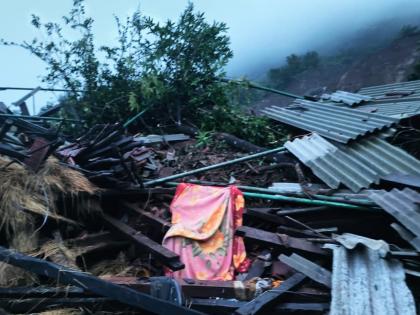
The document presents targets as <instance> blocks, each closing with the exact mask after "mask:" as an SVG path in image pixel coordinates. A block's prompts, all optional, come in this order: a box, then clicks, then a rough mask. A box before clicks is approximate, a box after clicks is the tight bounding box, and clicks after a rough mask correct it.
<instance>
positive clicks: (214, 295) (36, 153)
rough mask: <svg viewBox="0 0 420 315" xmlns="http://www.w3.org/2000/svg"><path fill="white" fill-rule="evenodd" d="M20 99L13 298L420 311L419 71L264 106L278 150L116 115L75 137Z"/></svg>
mask: <svg viewBox="0 0 420 315" xmlns="http://www.w3.org/2000/svg"><path fill="white" fill-rule="evenodd" d="M19 104H20V106H21V109H22V113H23V114H24V115H17V114H15V113H12V112H10V110H8V108H7V107H6V106H1V107H0V110H1V112H2V113H1V114H0V121H1V128H0V154H1V156H0V172H1V178H2V182H1V184H0V211H1V213H2V219H1V229H0V233H1V244H0V245H1V246H0V260H1V265H0V283H1V286H0V308H1V310H2V311H4V312H5V313H14V314H21V313H45V314H46V313H50V314H52V312H57V311H60V312H61V313H63V314H66V313H71V314H80V313H97V314H102V313H121V314H127V313H130V314H131V313H132V314H166V313H168V312H171V314H243V315H245V314H289V313H304V314H328V313H329V314H416V304H417V303H418V301H419V298H420V296H419V295H420V290H419V284H420V282H419V276H420V256H419V250H420V242H419V237H420V217H419V215H420V214H419V213H420V212H419V210H420V209H419V203H420V193H419V188H420V161H419V160H418V157H419V151H418V148H419V140H420V137H419V134H418V129H417V128H418V126H419V123H418V122H419V120H418V119H419V115H420V105H419V104H420V81H412V82H405V83H396V84H389V85H383V86H377V87H368V88H363V89H361V90H360V91H359V92H358V93H357V94H356V93H349V92H343V91H337V92H335V93H332V94H329V95H322V96H321V97H320V98H319V99H314V98H311V99H310V100H309V99H305V98H298V99H296V100H295V101H294V102H293V103H292V104H290V105H289V106H287V107H277V106H271V107H268V108H266V109H264V110H263V112H262V113H263V115H266V116H268V117H270V118H272V119H273V120H276V121H279V122H280V123H282V124H286V125H288V126H290V127H291V128H293V129H291V130H292V131H293V136H292V137H291V138H290V140H289V141H287V142H286V143H285V144H284V146H283V147H281V148H275V149H270V150H266V149H263V148H258V147H256V146H255V145H252V144H250V143H247V142H246V141H244V140H241V139H236V138H235V137H233V136H230V135H226V134H219V135H218V137H217V138H216V139H215V140H214V141H213V142H209V143H207V144H206V146H205V148H203V146H202V145H201V144H199V143H197V141H196V140H195V139H194V132H193V131H192V132H191V134H189V135H186V134H183V133H179V130H177V131H176V132H174V133H170V134H166V133H165V134H161V135H128V134H127V133H126V132H125V131H124V128H123V127H122V126H121V125H119V124H114V125H112V124H106V125H96V126H93V127H92V128H91V129H90V130H88V131H87V132H85V133H84V134H83V136H81V137H80V138H78V139H76V140H72V141H69V139H67V138H66V137H65V136H64V135H62V134H61V133H60V132H59V130H57V125H53V124H50V123H49V122H51V121H54V120H57V119H58V118H56V117H51V115H52V114H53V113H54V112H55V111H56V109H54V110H50V111H48V112H44V113H42V114H40V115H37V116H28V115H27V114H28V111H25V110H24V109H25V105H24V102H19ZM58 127H59V126H58ZM191 129H192V128H189V129H188V128H187V130H189V131H191ZM184 130H185V128H184ZM244 144H246V145H244ZM238 147H239V148H241V149H243V150H242V152H240V151H239V150H238ZM243 151H251V152H243Z"/></svg>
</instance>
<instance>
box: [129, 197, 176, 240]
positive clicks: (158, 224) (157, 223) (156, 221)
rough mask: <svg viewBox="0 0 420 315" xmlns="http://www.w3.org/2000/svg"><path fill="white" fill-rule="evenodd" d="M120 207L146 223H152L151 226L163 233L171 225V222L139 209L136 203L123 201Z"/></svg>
mask: <svg viewBox="0 0 420 315" xmlns="http://www.w3.org/2000/svg"><path fill="white" fill-rule="evenodd" d="M121 208H122V209H123V210H124V211H126V212H128V213H130V214H134V215H139V216H140V217H141V218H142V220H145V221H146V223H148V224H150V225H152V226H153V227H155V228H157V229H159V230H161V231H162V232H163V233H166V232H167V231H168V230H169V228H170V227H171V223H170V222H168V221H166V220H164V219H161V218H159V217H157V216H155V215H153V214H151V213H150V212H148V211H145V210H142V209H140V208H139V207H138V206H137V205H135V204H132V203H128V202H124V203H123V204H122V206H121Z"/></svg>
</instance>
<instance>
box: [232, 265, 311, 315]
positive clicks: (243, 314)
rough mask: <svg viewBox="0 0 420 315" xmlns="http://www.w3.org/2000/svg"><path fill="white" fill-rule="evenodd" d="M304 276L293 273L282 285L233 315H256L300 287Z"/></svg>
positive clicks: (266, 292) (258, 297)
mask: <svg viewBox="0 0 420 315" xmlns="http://www.w3.org/2000/svg"><path fill="white" fill-rule="evenodd" d="M305 278H306V276H305V275H303V274H301V273H295V274H294V275H293V276H291V277H290V278H288V279H287V280H285V281H283V282H282V284H281V285H280V286H279V287H277V288H274V289H272V290H268V291H265V292H264V293H262V294H261V295H259V296H257V297H256V298H255V299H253V300H252V301H251V302H248V303H246V304H244V305H242V306H241V307H240V308H238V309H237V310H236V311H235V312H234V314H236V315H252V314H256V313H257V312H259V311H260V310H262V309H265V308H267V307H269V306H272V305H273V304H274V303H276V302H278V301H279V299H280V298H281V297H283V294H284V293H287V292H288V291H290V290H292V289H293V288H295V287H296V286H298V285H300V284H301V283H302V282H303V280H305Z"/></svg>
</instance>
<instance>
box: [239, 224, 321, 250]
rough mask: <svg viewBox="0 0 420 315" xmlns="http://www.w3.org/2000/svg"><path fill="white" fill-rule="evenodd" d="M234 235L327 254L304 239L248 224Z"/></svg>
mask: <svg viewBox="0 0 420 315" xmlns="http://www.w3.org/2000/svg"><path fill="white" fill-rule="evenodd" d="M236 235H239V236H242V237H244V238H246V239H249V240H251V241H255V242H259V243H263V244H265V245H268V246H274V247H280V248H283V249H287V248H288V249H293V250H300V251H302V252H309V253H314V254H320V255H328V254H329V253H328V252H327V251H326V250H324V249H322V248H321V247H320V246H319V245H317V244H314V243H312V242H308V241H306V240H305V239H301V238H296V237H291V236H288V235H286V234H276V233H272V232H267V231H264V230H260V229H256V228H252V227H249V226H241V227H239V228H238V229H237V230H236Z"/></svg>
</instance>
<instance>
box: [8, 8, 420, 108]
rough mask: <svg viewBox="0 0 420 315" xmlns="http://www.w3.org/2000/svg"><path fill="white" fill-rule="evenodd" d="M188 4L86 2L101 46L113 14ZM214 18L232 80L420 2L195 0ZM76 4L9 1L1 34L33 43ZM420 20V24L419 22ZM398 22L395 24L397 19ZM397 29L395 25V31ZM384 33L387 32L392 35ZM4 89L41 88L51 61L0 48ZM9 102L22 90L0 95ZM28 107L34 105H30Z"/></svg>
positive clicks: (160, 12)
mask: <svg viewBox="0 0 420 315" xmlns="http://www.w3.org/2000/svg"><path fill="white" fill-rule="evenodd" d="M187 2H188V0H141V1H139V0H118V1H103V0H102V1H101V0H87V1H86V5H87V9H88V13H89V14H90V15H91V16H92V17H93V18H94V19H95V27H94V30H95V34H96V35H97V41H98V42H99V43H101V44H110V43H113V41H114V40H115V37H116V32H115V24H114V20H113V17H112V16H113V14H115V15H117V16H119V17H125V16H127V15H130V14H131V13H133V12H134V11H135V10H136V9H137V8H138V7H140V9H141V11H142V12H143V14H144V15H149V16H151V17H153V18H154V19H157V20H160V21H164V20H166V19H176V18H177V16H178V15H179V14H180V12H181V11H182V10H183V9H184V8H185V6H186V5H187ZM192 2H193V3H194V4H195V7H196V9H197V10H199V11H203V12H205V14H206V16H207V18H208V19H209V20H210V21H212V20H217V21H223V22H226V23H227V25H228V26H229V28H230V30H229V35H230V37H231V48H232V49H233V52H234V58H233V60H232V61H231V63H230V64H229V65H228V68H227V71H228V73H229V75H230V76H241V75H245V74H250V73H253V72H255V71H257V70H260V69H265V68H267V67H270V66H276V65H279V64H281V62H283V60H284V58H285V56H287V55H288V54H290V53H293V52H297V53H303V52H305V51H307V50H310V49H317V50H320V51H321V52H322V51H323V50H324V51H325V50H326V48H328V47H331V46H333V45H335V43H337V41H339V40H340V39H343V38H346V37H348V36H349V35H351V34H354V33H357V31H359V30H362V29H364V28H366V27H368V26H370V25H374V24H375V23H377V22H378V21H380V20H383V19H391V18H394V17H397V16H399V17H401V16H403V17H404V16H411V15H413V14H420V0H193V1H192ZM71 3H72V1H71V0H59V1H57V0H38V1H33V0H14V1H5V0H3V3H2V9H1V10H0V37H1V38H4V39H6V40H13V41H21V40H30V39H32V38H33V37H34V36H37V35H38V34H37V33H36V32H35V30H34V29H33V27H32V26H31V25H30V15H31V14H32V13H35V14H37V15H39V16H41V18H42V19H43V20H44V21H56V20H58V19H60V17H61V16H63V15H65V14H66V13H67V12H68V11H69V9H70V7H71ZM419 22H420V21H419ZM390 23H392V22H390ZM389 27H390V28H392V25H390V26H389ZM387 31H388V30H387V29H386V28H385V29H383V32H387ZM0 69H1V72H0V86H21V87H35V86H37V85H40V84H41V83H40V76H41V75H42V74H44V73H45V72H44V64H43V63H42V61H40V60H38V59H37V58H36V57H33V56H31V55H30V54H29V53H28V52H26V51H24V50H23V49H19V48H13V47H0ZM0 93H1V94H0V101H3V102H5V103H6V104H7V105H8V104H10V103H11V102H13V101H15V100H17V99H18V98H19V97H21V96H22V95H23V93H22V92H6V91H2V92H0ZM56 96H57V95H56V94H53V93H44V95H41V94H37V96H36V97H35V105H36V108H39V107H40V106H42V105H44V104H45V102H46V101H54V99H55V98H56ZM29 106H30V107H31V106H32V103H31V102H29Z"/></svg>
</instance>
